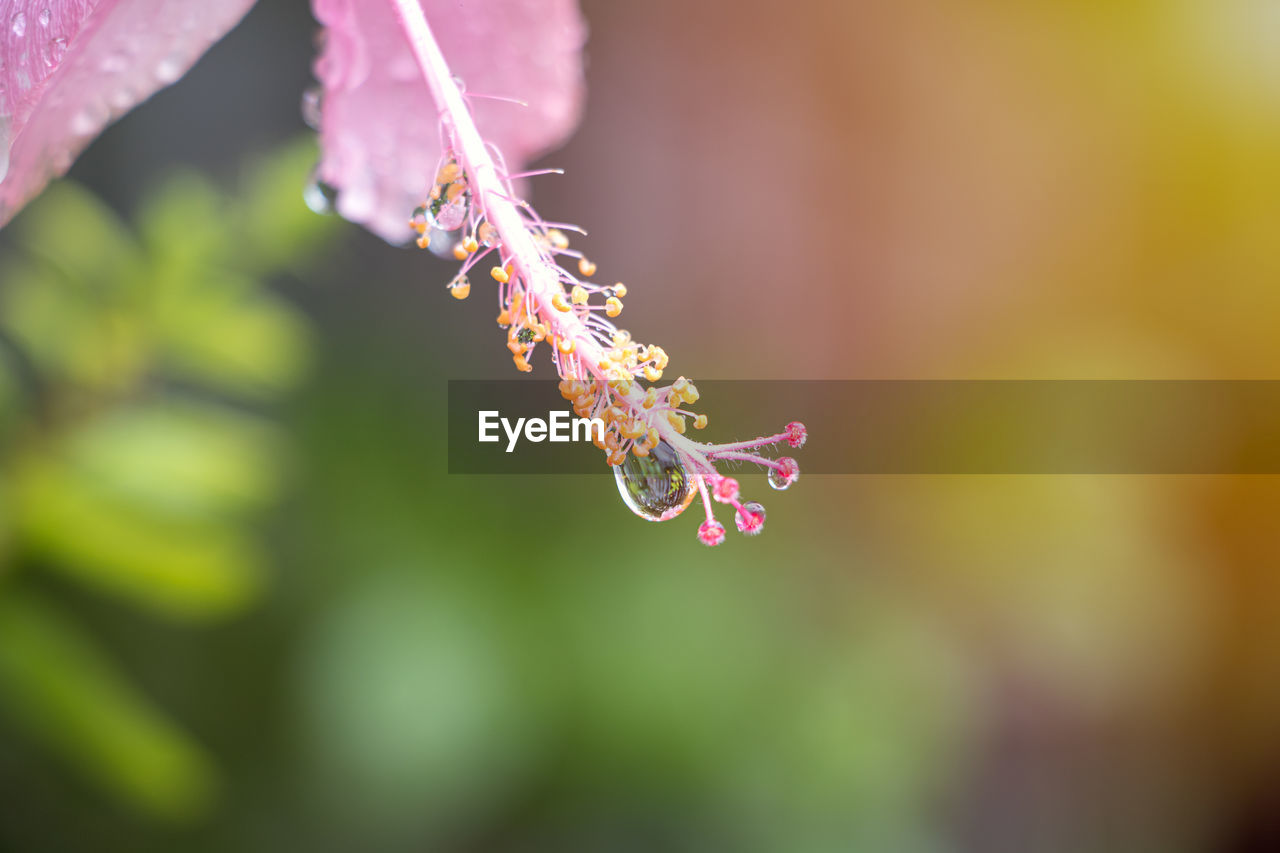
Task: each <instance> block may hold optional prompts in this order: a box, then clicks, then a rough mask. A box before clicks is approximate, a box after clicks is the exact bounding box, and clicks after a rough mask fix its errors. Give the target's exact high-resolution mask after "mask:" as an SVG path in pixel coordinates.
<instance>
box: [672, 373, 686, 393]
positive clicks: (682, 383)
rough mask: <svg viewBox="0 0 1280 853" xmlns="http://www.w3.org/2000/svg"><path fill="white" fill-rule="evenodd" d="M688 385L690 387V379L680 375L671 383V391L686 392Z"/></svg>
mask: <svg viewBox="0 0 1280 853" xmlns="http://www.w3.org/2000/svg"><path fill="white" fill-rule="evenodd" d="M688 387H689V380H688V379H685V378H684V377H683V376H681V377H679V378H678V379H676V381H675V382H672V383H671V391H672V393H674V394H684V389H686V388H688Z"/></svg>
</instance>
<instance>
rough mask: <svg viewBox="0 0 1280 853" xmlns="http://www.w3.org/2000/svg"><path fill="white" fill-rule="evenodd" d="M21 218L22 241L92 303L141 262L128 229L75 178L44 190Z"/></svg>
mask: <svg viewBox="0 0 1280 853" xmlns="http://www.w3.org/2000/svg"><path fill="white" fill-rule="evenodd" d="M18 223H19V225H18V226H16V227H18V241H19V243H20V245H22V246H23V247H24V248H26V249H27V250H28V251H29V252H31V253H32V254H33V255H36V256H38V257H40V258H42V259H44V260H45V261H46V262H47V263H49V264H51V265H52V266H53V267H54V268H56V269H57V270H59V271H60V272H61V273H62V274H63V275H64V276H66V277H67V280H68V281H70V282H72V283H74V284H75V285H77V287H79V288H80V293H81V295H82V296H83V297H84V298H86V299H87V300H88V301H89V302H90V303H93V302H94V301H95V300H96V298H97V296H98V295H100V294H101V292H102V291H101V289H102V286H103V285H104V284H111V283H115V282H120V281H130V280H133V279H134V278H135V277H136V274H137V272H138V269H139V267H140V265H141V263H142V255H141V253H140V251H139V247H138V244H137V241H136V240H135V239H134V237H133V234H132V233H131V232H130V231H129V228H128V227H127V226H126V225H125V224H124V223H123V222H121V221H120V219H119V217H117V216H116V214H115V213H114V212H113V211H112V210H111V209H110V208H108V207H107V206H106V205H105V204H103V203H102V202H101V201H99V200H98V198H97V197H96V196H94V195H93V194H92V193H90V192H89V191H88V190H85V189H84V188H82V187H80V186H78V185H77V184H75V183H74V182H72V181H59V182H58V183H55V184H53V185H52V186H50V187H49V188H48V189H46V190H45V191H44V193H43V194H42V195H41V196H40V200H39V202H38V203H37V204H33V205H32V206H31V207H30V208H29V209H28V210H27V211H26V212H25V213H24V214H23V216H22V218H21V219H20V220H18Z"/></svg>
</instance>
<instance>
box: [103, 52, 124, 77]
mask: <svg viewBox="0 0 1280 853" xmlns="http://www.w3.org/2000/svg"><path fill="white" fill-rule="evenodd" d="M99 67H100V68H101V69H102V70H103V71H105V72H106V73H107V74H119V73H120V72H121V71H123V70H125V69H126V68H128V67H129V54H127V53H125V52H124V51H123V50H113V51H111V52H110V53H108V54H107V55H106V56H104V57H103V58H102V64H101V65H100V66H99Z"/></svg>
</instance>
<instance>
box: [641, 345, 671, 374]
mask: <svg viewBox="0 0 1280 853" xmlns="http://www.w3.org/2000/svg"><path fill="white" fill-rule="evenodd" d="M649 359H652V360H653V366H654V367H656V368H658V369H659V370H666V369H667V353H666V351H665V350H663V349H662V347H649V358H648V359H645V360H646V361H648V360H649Z"/></svg>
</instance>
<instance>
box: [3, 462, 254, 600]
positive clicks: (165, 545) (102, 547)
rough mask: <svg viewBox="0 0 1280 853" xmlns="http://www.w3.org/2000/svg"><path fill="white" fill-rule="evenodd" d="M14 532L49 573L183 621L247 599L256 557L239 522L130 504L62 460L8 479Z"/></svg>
mask: <svg viewBox="0 0 1280 853" xmlns="http://www.w3.org/2000/svg"><path fill="white" fill-rule="evenodd" d="M14 489H15V498H16V500H15V502H16V504H17V510H18V512H17V518H16V519H15V523H16V526H17V531H18V534H19V535H20V536H22V538H23V540H24V543H25V545H26V547H27V548H28V549H29V550H30V551H31V552H32V553H33V554H35V555H37V556H40V557H42V558H44V559H45V560H46V561H47V562H48V564H49V566H50V568H52V569H55V570H57V571H60V572H63V573H65V574H67V575H69V576H72V577H75V578H77V579H79V580H81V581H83V582H84V583H86V584H89V585H90V586H94V587H97V588H99V589H101V590H103V591H105V592H109V593H112V594H115V595H119V596H122V597H124V598H127V599H129V600H131V601H133V602H134V603H136V604H140V605H142V606H145V607H148V608H150V609H153V610H156V611H157V612H160V613H162V614H165V615H168V616H172V617H175V618H182V619H202V618H209V617H214V616H221V615H223V614H226V613H228V612H233V611H235V610H238V609H240V608H241V607H243V606H244V605H246V604H247V603H248V602H250V601H252V600H253V599H254V598H255V597H256V596H257V595H258V593H259V589H260V587H261V584H262V577H261V576H262V557H261V555H260V554H259V552H258V549H257V548H256V547H255V546H254V545H253V543H252V540H251V537H250V536H249V534H248V533H247V532H245V531H242V530H241V529H240V528H239V527H238V526H237V525H235V524H231V523H227V522H224V521H221V520H217V519H208V518H182V517H181V516H175V515H174V514H171V513H170V514H166V513H161V512H157V511H156V510H155V508H154V507H152V506H147V505H145V504H144V505H138V504H134V503H126V502H124V501H121V500H120V499H119V495H118V494H116V493H114V492H112V491H111V490H110V489H109V488H106V487H104V484H103V483H100V482H97V481H96V480H95V479H94V478H93V477H91V476H86V474H85V473H84V472H83V471H81V470H78V469H77V468H76V467H74V466H73V465H72V464H70V463H69V462H68V461H67V460H63V459H58V458H53V457H37V458H32V459H28V460H25V464H24V466H23V467H22V468H21V469H20V470H19V471H18V473H17V475H16V476H15V478H14Z"/></svg>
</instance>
